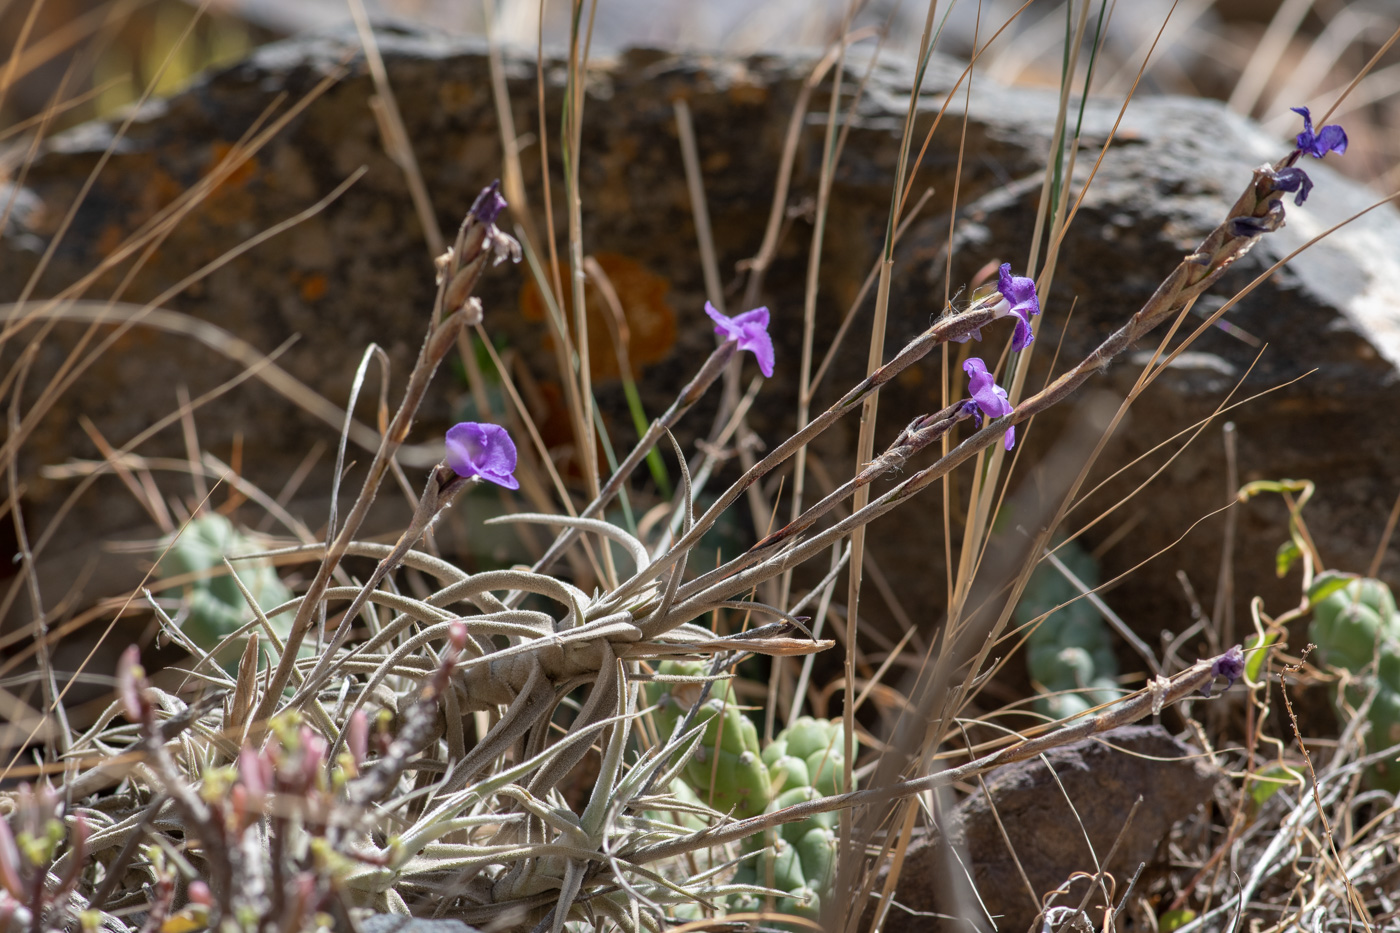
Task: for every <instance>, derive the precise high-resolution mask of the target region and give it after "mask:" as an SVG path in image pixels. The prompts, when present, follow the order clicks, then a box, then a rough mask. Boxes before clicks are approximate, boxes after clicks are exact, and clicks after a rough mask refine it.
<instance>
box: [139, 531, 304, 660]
mask: <svg viewBox="0 0 1400 933" xmlns="http://www.w3.org/2000/svg"><path fill="white" fill-rule="evenodd" d="M161 546H162V550H163V551H164V553H163V554H162V556H161V558H160V562H159V563H158V564H157V565H156V574H157V576H159V577H160V578H161V579H169V578H172V577H191V578H193V579H190V580H188V581H187V582H186V583H185V585H184V586H183V588H182V590H181V597H180V603H181V605H180V615H179V619H178V621H179V622H180V631H182V632H183V633H184V634H185V635H186V636H187V637H188V638H189V639H190V641H192V642H194V644H195V645H196V646H197V647H199V648H200V650H202V651H212V650H213V649H214V647H215V646H216V645H218V644H219V643H220V642H221V641H223V640H224V639H225V638H227V637H228V636H229V635H231V634H232V633H233V632H235V631H237V630H238V629H239V628H240V627H241V626H243V625H244V624H246V623H247V622H248V621H249V620H251V619H252V618H253V611H252V610H251V609H249V608H248V601H247V600H246V599H244V597H243V594H242V593H241V592H239V589H238V584H237V583H235V582H234V579H233V577H232V576H230V575H229V573H228V571H227V568H226V567H224V557H225V556H228V557H241V556H243V555H246V554H252V553H255V552H257V551H258V550H260V548H259V547H258V546H257V544H256V543H255V542H254V541H252V540H251V539H250V538H249V537H248V536H247V535H245V534H243V533H242V532H240V531H239V530H238V529H237V528H235V527H234V526H233V522H231V521H229V520H228V519H227V518H225V517H224V516H222V515H219V514H218V513H216V512H206V513H204V514H202V515H199V516H196V517H195V518H193V519H191V520H190V521H189V523H188V524H187V525H185V527H184V528H183V529H182V530H181V531H180V533H178V534H173V535H170V536H169V537H168V538H166V539H165V540H164V541H162V542H161ZM234 567H235V569H236V570H237V573H238V579H239V581H241V582H242V583H243V585H244V586H245V587H247V589H248V592H249V593H250V594H252V597H253V599H254V600H256V601H257V604H258V605H259V606H260V607H262V608H263V609H272V608H274V607H276V606H280V605H282V604H283V603H285V602H287V601H288V600H290V599H291V598H292V591H291V590H289V589H288V588H287V585H286V584H285V583H283V582H282V579H281V578H280V577H278V576H277V568H276V567H274V566H273V564H272V562H271V561H270V560H258V559H254V560H241V561H238V562H237V563H236V564H235V565H234ZM269 621H270V622H271V623H272V628H273V631H274V632H276V633H277V635H278V636H279V637H283V638H285V637H286V634H287V630H288V628H290V626H291V622H292V617H291V615H290V614H289V613H283V614H282V615H280V616H277V617H275V618H273V619H270V620H269ZM245 641H246V639H238V640H236V641H234V642H232V643H230V644H229V646H228V647H226V648H224V649H223V650H222V651H220V652H219V653H218V654H216V655H215V657H216V659H217V660H218V661H219V663H220V664H222V665H223V666H224V667H225V669H227V670H229V671H230V672H232V671H233V670H234V669H235V668H236V667H237V665H238V659H239V656H240V655H241V654H242V651H243V643H244V642H245Z"/></svg>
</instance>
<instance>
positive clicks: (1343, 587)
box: [1308, 572, 1400, 793]
mask: <svg viewBox="0 0 1400 933" xmlns="http://www.w3.org/2000/svg"><path fill="white" fill-rule="evenodd" d="M1308 596H1309V602H1311V603H1312V609H1313V618H1312V624H1311V625H1310V626H1309V627H1308V637H1309V638H1310V639H1311V640H1312V641H1313V642H1314V643H1316V645H1317V647H1318V649H1319V651H1321V653H1322V657H1323V660H1325V661H1326V662H1327V663H1329V664H1332V665H1334V666H1336V667H1341V668H1345V669H1346V670H1347V671H1348V672H1350V673H1351V674H1352V675H1353V676H1352V678H1351V680H1350V682H1349V683H1348V685H1347V686H1346V689H1345V690H1343V698H1344V699H1345V702H1346V704H1347V705H1348V706H1350V707H1351V708H1352V709H1357V708H1359V707H1360V706H1361V705H1362V704H1363V703H1364V702H1365V701H1366V698H1367V697H1369V696H1370V695H1371V694H1372V693H1373V692H1374V693H1375V697H1374V699H1372V700H1371V706H1370V710H1369V711H1368V712H1367V719H1368V720H1369V722H1370V726H1371V728H1370V729H1369V730H1368V732H1367V734H1366V751H1367V752H1368V753H1375V752H1380V751H1383V750H1385V749H1388V748H1394V747H1395V746H1397V745H1400V613H1397V612H1396V608H1395V597H1394V596H1393V595H1392V594H1391V592H1390V588H1389V587H1388V586H1386V585H1385V584H1384V583H1382V582H1381V581H1380V580H1374V579H1370V578H1367V577H1351V576H1349V575H1344V574H1339V573H1335V572H1327V573H1322V574H1319V575H1318V577H1317V579H1316V580H1314V581H1313V585H1312V586H1311V587H1310V588H1309V591H1308ZM1343 698H1339V699H1338V710H1337V712H1338V714H1339V715H1341V716H1345V715H1346V710H1345V709H1343V708H1342V705H1341V700H1342V699H1343ZM1366 778H1367V783H1369V784H1370V785H1371V786H1372V787H1377V788H1381V789H1383V790H1386V791H1389V792H1390V793H1400V762H1397V761H1396V760H1394V757H1393V756H1392V760H1389V761H1381V762H1377V763H1376V764H1375V765H1373V766H1372V767H1371V768H1369V769H1368V770H1367V772H1366Z"/></svg>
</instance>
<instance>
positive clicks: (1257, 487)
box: [1236, 479, 1312, 501]
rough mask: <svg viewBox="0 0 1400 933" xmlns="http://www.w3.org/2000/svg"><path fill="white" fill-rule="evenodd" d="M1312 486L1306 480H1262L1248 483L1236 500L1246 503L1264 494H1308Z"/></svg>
mask: <svg viewBox="0 0 1400 933" xmlns="http://www.w3.org/2000/svg"><path fill="white" fill-rule="evenodd" d="M1310 485H1312V484H1311V483H1310V482H1309V481H1308V480H1305V479H1303V480H1298V479H1277V480H1275V479H1262V480H1259V481H1258V482H1254V483H1248V484H1246V485H1245V486H1243V487H1241V489H1240V491H1239V492H1238V493H1237V494H1236V498H1238V499H1239V500H1240V501H1244V500H1246V499H1251V498H1253V497H1254V496H1257V495H1259V494H1260V493H1263V492H1276V493H1278V494H1279V495H1283V494H1284V493H1289V492H1306V491H1307V488H1308V486H1310Z"/></svg>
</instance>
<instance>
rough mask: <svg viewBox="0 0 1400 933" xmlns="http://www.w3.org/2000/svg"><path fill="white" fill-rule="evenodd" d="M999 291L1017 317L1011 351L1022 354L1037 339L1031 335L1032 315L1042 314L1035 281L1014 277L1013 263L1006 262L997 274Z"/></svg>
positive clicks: (1023, 277)
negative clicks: (1036, 295)
mask: <svg viewBox="0 0 1400 933" xmlns="http://www.w3.org/2000/svg"><path fill="white" fill-rule="evenodd" d="M997 291H999V292H1001V296H1002V297H1003V298H1005V299H1006V303H1007V304H1009V305H1010V306H1011V313H1012V314H1014V315H1016V333H1014V334H1012V336H1011V349H1012V350H1014V351H1015V352H1017V353H1020V352H1021V351H1022V350H1024V349H1025V348H1026V347H1028V346H1030V343H1031V341H1032V340H1034V339H1035V335H1034V334H1032V333H1031V315H1032V314H1039V313H1040V300H1039V299H1038V298H1036V297H1035V280H1034V279H1028V278H1026V277H1025V276H1021V275H1012V274H1011V263H1009V262H1004V263H1002V264H1001V271H1000V272H999V273H998V274H997Z"/></svg>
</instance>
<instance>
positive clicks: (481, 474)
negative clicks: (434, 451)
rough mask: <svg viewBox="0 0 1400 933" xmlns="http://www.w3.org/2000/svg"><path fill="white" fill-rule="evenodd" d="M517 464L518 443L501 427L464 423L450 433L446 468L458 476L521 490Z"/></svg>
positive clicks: (450, 430) (448, 435)
mask: <svg viewBox="0 0 1400 933" xmlns="http://www.w3.org/2000/svg"><path fill="white" fill-rule="evenodd" d="M515 461H516V457H515V442H514V441H512V440H511V439H510V435H509V434H507V433H506V429H505V428H503V427H501V426H500V425H498V424H478V423H476V422H474V421H463V422H462V423H461V424H455V425H453V426H452V427H450V428H448V429H447V465H448V466H450V467H451V468H452V471H453V472H454V473H456V474H457V475H458V476H464V477H468V478H476V479H484V480H486V481H487V482H490V483H495V484H496V485H497V486H504V487H505V488H507V489H519V488H520V482H519V481H518V480H516V478H515V477H514V476H513V475H512V474H514V473H515Z"/></svg>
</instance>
